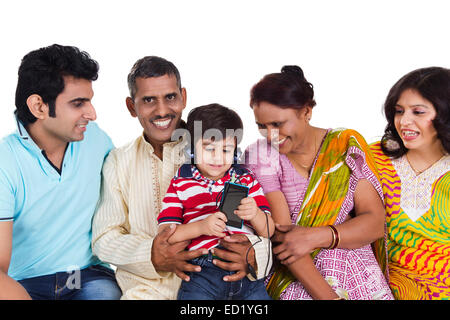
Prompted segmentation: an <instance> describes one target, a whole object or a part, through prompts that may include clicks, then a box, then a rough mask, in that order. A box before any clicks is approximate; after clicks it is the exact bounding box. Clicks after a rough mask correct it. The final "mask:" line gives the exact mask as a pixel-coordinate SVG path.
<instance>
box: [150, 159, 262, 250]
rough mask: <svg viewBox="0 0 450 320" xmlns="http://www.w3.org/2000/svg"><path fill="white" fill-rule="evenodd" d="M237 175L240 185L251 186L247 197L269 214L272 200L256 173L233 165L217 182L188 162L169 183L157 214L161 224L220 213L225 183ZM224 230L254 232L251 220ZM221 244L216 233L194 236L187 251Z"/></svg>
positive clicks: (230, 232) (186, 220) (200, 218)
mask: <svg viewBox="0 0 450 320" xmlns="http://www.w3.org/2000/svg"><path fill="white" fill-rule="evenodd" d="M233 173H234V174H235V176H236V182H235V183H238V184H242V185H246V186H247V187H248V188H249V193H248V196H249V197H252V198H254V199H255V201H256V204H257V206H258V207H259V208H260V209H261V210H262V211H263V212H265V213H267V214H270V208H269V203H268V202H267V200H266V197H265V196H264V192H263V189H262V188H261V185H260V184H259V182H258V181H257V180H256V179H255V177H254V176H253V174H252V173H251V172H250V171H249V170H248V169H245V168H243V167H241V166H239V165H235V166H232V167H231V168H230V170H228V171H227V173H226V174H225V176H224V177H223V178H222V179H219V180H217V181H214V180H211V179H208V178H205V177H204V176H203V175H202V174H201V173H200V172H199V171H198V169H197V167H195V166H194V165H189V164H185V165H183V166H182V167H181V168H180V169H179V170H178V172H177V175H176V176H175V177H174V178H173V179H172V181H171V182H170V186H169V188H168V189H167V193H166V195H165V197H164V199H163V202H162V210H161V212H160V214H159V216H158V223H159V224H160V225H162V224H167V223H175V224H187V223H191V222H196V221H200V220H203V219H205V218H207V217H208V216H210V215H211V214H213V213H215V212H217V211H218V210H219V209H218V208H219V204H220V197H221V194H222V191H223V188H224V184H225V182H227V181H229V180H230V179H231V177H232V176H233ZM224 233H225V234H227V235H230V234H234V233H246V234H254V230H253V228H252V226H251V224H250V223H248V222H247V221H244V225H243V227H242V228H235V227H231V226H226V229H225V230H224ZM218 244H219V238H218V237H216V236H207V235H201V236H200V237H198V238H196V239H192V240H191V243H190V244H189V246H188V250H196V249H200V248H206V249H208V250H209V249H211V248H214V247H216V246H217V245H218Z"/></svg>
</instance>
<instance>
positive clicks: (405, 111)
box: [394, 89, 440, 150]
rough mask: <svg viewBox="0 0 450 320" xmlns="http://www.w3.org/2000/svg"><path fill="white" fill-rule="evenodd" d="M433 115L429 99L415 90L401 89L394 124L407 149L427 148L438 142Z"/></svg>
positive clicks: (434, 112)
mask: <svg viewBox="0 0 450 320" xmlns="http://www.w3.org/2000/svg"><path fill="white" fill-rule="evenodd" d="M435 117H436V109H435V108H434V106H433V104H432V103H431V102H430V101H428V100H426V99H425V98H423V97H422V96H421V95H420V94H419V93H418V92H417V91H415V90H412V89H407V90H405V91H403V93H402V94H401V95H400V98H399V99H398V101H397V104H396V106H395V116H394V124H395V128H396V130H397V133H398V134H399V136H400V138H401V139H402V141H403V144H404V145H405V147H406V148H407V149H409V150H414V149H420V148H422V149H427V148H429V147H432V146H435V145H436V144H440V140H439V139H438V138H437V131H436V129H435V128H434V126H433V122H432V121H433V119H434V118H435Z"/></svg>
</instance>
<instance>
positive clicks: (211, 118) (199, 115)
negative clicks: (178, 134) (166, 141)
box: [186, 103, 243, 147]
mask: <svg viewBox="0 0 450 320" xmlns="http://www.w3.org/2000/svg"><path fill="white" fill-rule="evenodd" d="M199 122H200V126H199V127H197V126H198V125H199ZM200 127H201V131H200V130H199V128H200ZM186 129H187V130H188V132H189V134H190V136H191V145H192V146H194V145H195V144H196V143H197V141H198V140H199V139H203V138H208V137H206V136H205V132H207V131H208V130H215V131H216V132H220V133H221V134H222V137H223V139H225V138H226V137H228V136H231V135H233V136H234V137H235V138H236V139H237V140H236V147H237V145H238V144H239V142H240V141H241V140H242V131H243V124H242V120H241V118H240V117H239V115H238V114H237V113H236V112H235V111H233V110H231V109H229V108H227V107H225V106H222V105H220V104H218V103H212V104H208V105H205V106H200V107H197V108H194V109H192V110H191V111H190V112H189V114H188V117H187V124H186ZM196 129H197V130H196ZM199 133H201V135H199ZM212 138H213V139H214V137H212Z"/></svg>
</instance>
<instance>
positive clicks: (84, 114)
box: [0, 45, 121, 299]
mask: <svg viewBox="0 0 450 320" xmlns="http://www.w3.org/2000/svg"><path fill="white" fill-rule="evenodd" d="M97 76H98V64H97V62H96V61H95V60H92V59H91V58H90V57H89V55H88V54H87V53H85V52H81V51H80V50H78V49H77V48H75V47H69V46H61V45H52V46H49V47H45V48H41V49H38V50H35V51H32V52H30V53H29V54H27V55H26V56H25V57H24V58H23V60H22V63H21V65H20V68H19V78H18V84H17V89H16V111H15V115H16V119H17V131H16V132H15V133H13V134H11V135H9V136H7V137H5V138H3V139H2V140H1V141H0V154H1V157H0V298H5V299H14V298H18V299H27V298H30V297H31V298H33V299H118V298H120V296H121V292H120V289H119V288H118V286H117V283H116V281H115V277H114V272H113V271H112V270H111V269H109V268H107V267H106V266H105V265H103V264H102V263H101V261H99V260H98V259H97V258H96V257H95V256H93V254H92V251H91V246H90V243H91V222H92V216H93V214H94V211H95V207H96V204H97V201H98V198H99V194H100V179H101V169H102V164H103V160H104V158H105V157H106V155H107V154H108V152H109V151H110V150H111V149H112V148H113V145H112V142H111V140H110V138H109V137H108V136H107V135H106V134H105V133H104V132H103V131H102V130H101V129H99V127H98V126H97V125H96V124H95V123H93V122H91V121H94V120H95V119H96V113H95V109H94V107H93V106H92V102H91V100H92V97H93V90H92V81H94V80H96V79H97Z"/></svg>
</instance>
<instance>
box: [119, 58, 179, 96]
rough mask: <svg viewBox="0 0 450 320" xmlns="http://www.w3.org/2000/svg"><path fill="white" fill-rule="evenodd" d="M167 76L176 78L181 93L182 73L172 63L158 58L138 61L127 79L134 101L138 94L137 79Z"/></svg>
mask: <svg viewBox="0 0 450 320" xmlns="http://www.w3.org/2000/svg"><path fill="white" fill-rule="evenodd" d="M166 74H167V75H169V76H175V78H176V80H177V85H178V89H179V90H180V91H181V78H180V72H179V71H178V69H177V67H176V66H175V65H174V64H173V63H172V62H170V61H168V60H166V59H164V58H161V57H157V56H147V57H144V58H141V59H139V60H138V61H136V62H135V64H134V65H133V67H132V68H131V71H130V73H129V74H128V78H127V79H128V89H129V91H130V96H131V98H132V99H133V100H134V97H135V95H136V92H137V88H136V78H152V77H162V76H164V75H166Z"/></svg>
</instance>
